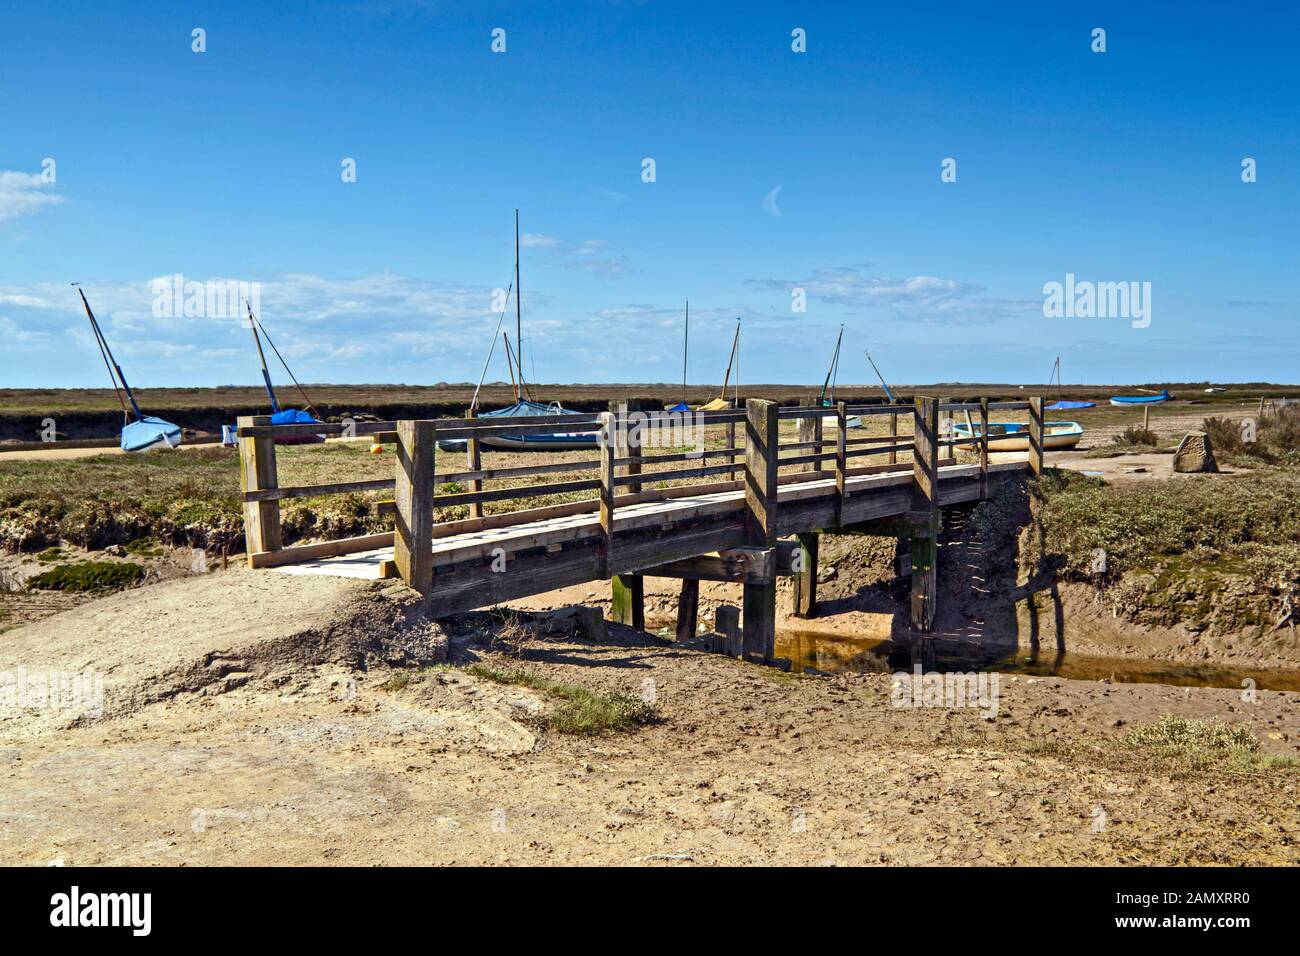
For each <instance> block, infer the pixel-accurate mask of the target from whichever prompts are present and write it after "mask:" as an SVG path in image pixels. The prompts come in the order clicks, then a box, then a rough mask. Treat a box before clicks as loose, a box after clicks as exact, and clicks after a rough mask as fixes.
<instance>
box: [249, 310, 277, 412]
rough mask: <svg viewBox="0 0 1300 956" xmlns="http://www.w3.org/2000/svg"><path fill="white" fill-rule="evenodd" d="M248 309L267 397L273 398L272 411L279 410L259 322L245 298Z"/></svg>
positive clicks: (250, 326)
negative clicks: (259, 333) (259, 331)
mask: <svg viewBox="0 0 1300 956" xmlns="http://www.w3.org/2000/svg"><path fill="white" fill-rule="evenodd" d="M244 306H245V308H247V309H248V327H249V328H250V329H251V330H252V331H253V343H254V344H255V345H256V346H257V358H258V360H259V361H260V362H261V363H262V382H263V384H265V385H266V394H267V397H268V398H270V399H271V411H272V412H279V411H280V403H279V401H277V400H276V397H275V389H274V388H273V387H272V386H271V370H270V369H268V368H267V367H266V353H265V352H263V351H262V337H261V336H260V335H258V334H257V323H256V322H254V321H253V307H252V306H251V305H249V304H248V300H247V299H245V300H244Z"/></svg>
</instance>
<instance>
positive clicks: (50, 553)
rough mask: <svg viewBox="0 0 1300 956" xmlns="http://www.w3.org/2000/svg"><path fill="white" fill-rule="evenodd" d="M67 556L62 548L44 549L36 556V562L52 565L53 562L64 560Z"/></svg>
mask: <svg viewBox="0 0 1300 956" xmlns="http://www.w3.org/2000/svg"><path fill="white" fill-rule="evenodd" d="M67 556H68V555H67V553H66V552H64V550H63V549H62V548H46V549H45V550H44V551H42V552H41V553H40V554H38V555H37V556H36V560H37V561H39V562H40V563H41V564H53V563H54V562H55V561H62V560H64V559H65V558H67Z"/></svg>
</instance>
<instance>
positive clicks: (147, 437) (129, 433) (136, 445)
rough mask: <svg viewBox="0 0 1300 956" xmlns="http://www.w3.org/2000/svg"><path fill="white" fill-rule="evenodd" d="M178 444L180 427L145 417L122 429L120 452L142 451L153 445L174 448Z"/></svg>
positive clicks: (158, 419) (179, 441) (159, 419)
mask: <svg viewBox="0 0 1300 956" xmlns="http://www.w3.org/2000/svg"><path fill="white" fill-rule="evenodd" d="M180 443H181V429H180V426H179V425H173V424H172V423H171V422H165V421H163V420H162V419H161V418H152V417H150V416H149V415H146V416H144V417H143V418H139V419H136V420H135V421H133V422H131V424H129V425H125V426H123V428H122V451H144V450H145V449H146V448H153V447H154V446H155V445H166V446H167V447H168V448H175V447H176V446H177V445H179V444H180Z"/></svg>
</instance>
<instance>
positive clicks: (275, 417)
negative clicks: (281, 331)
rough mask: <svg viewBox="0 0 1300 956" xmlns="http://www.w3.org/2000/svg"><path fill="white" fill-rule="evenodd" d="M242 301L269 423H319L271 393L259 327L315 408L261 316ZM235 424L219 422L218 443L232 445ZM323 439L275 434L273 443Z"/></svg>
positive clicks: (312, 442) (235, 441) (235, 440)
mask: <svg viewBox="0 0 1300 956" xmlns="http://www.w3.org/2000/svg"><path fill="white" fill-rule="evenodd" d="M244 305H245V307H246V308H247V309H248V327H249V328H250V329H252V330H253V342H254V344H255V345H256V346H257V358H258V361H260V362H261V363H262V384H263V385H264V386H265V387H266V397H267V398H269V399H270V400H271V424H272V425H320V424H323V423H322V422H321V420H320V418H319V417H318V416H317V415H313V414H311V413H310V412H304V411H302V410H301V409H297V408H281V407H280V400H279V399H278V398H277V397H276V395H275V387H274V386H273V385H272V384H271V372H270V370H269V369H268V368H267V367H266V353H265V352H263V351H262V338H261V336H259V335H258V330H259V329H260V330H261V335H262V336H266V342H267V344H268V345H270V346H271V350H272V351H273V352H275V357H276V358H278V359H279V360H280V364H281V365H283V366H284V370H285V371H286V372H288V373H289V377H290V378H291V379H293V384H294V385H297V386H298V391H300V392H302V397H303V400H304V401H306V403H307V407H308V408H310V409H311V410H312V412H315V411H316V406H315V405H313V404H312V403H311V399H310V398H308V397H307V392H306V391H304V389H303V387H302V386H301V385H299V384H298V379H297V377H296V376H295V375H294V374H293V372H292V371H290V370H289V365H288V363H287V362H285V360H284V356H283V355H281V354H280V350H279V349H277V348H276V347H275V343H274V342H272V341H271V337H270V336H269V335H267V334H266V327H265V326H263V325H262V322H261V320H260V319H259V318H258V317H257V316H255V315H253V307H252V306H251V305H249V304H248V303H247V302H245V303H244ZM238 427H239V426H238V425H222V426H221V443H222V444H223V445H235V444H238V443H239V439H238V438H237V437H236V429H237V428H238ZM324 440H325V436H324V435H295V436H293V437H288V438H277V439H276V440H275V443H276V444H277V445H319V444H320V443H321V442H323V441H324Z"/></svg>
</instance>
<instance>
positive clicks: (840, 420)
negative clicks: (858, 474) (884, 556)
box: [835, 402, 849, 525]
mask: <svg viewBox="0 0 1300 956" xmlns="http://www.w3.org/2000/svg"><path fill="white" fill-rule="evenodd" d="M848 420H849V413H848V406H846V405H845V404H844V403H843V402H838V403H837V404H836V405H835V523H836V524H837V525H839V524H843V521H842V520H841V519H842V517H843V514H844V496H845V495H846V494H848V486H847V482H848V477H849V476H848V472H849V430H848V427H847V425H848Z"/></svg>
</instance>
